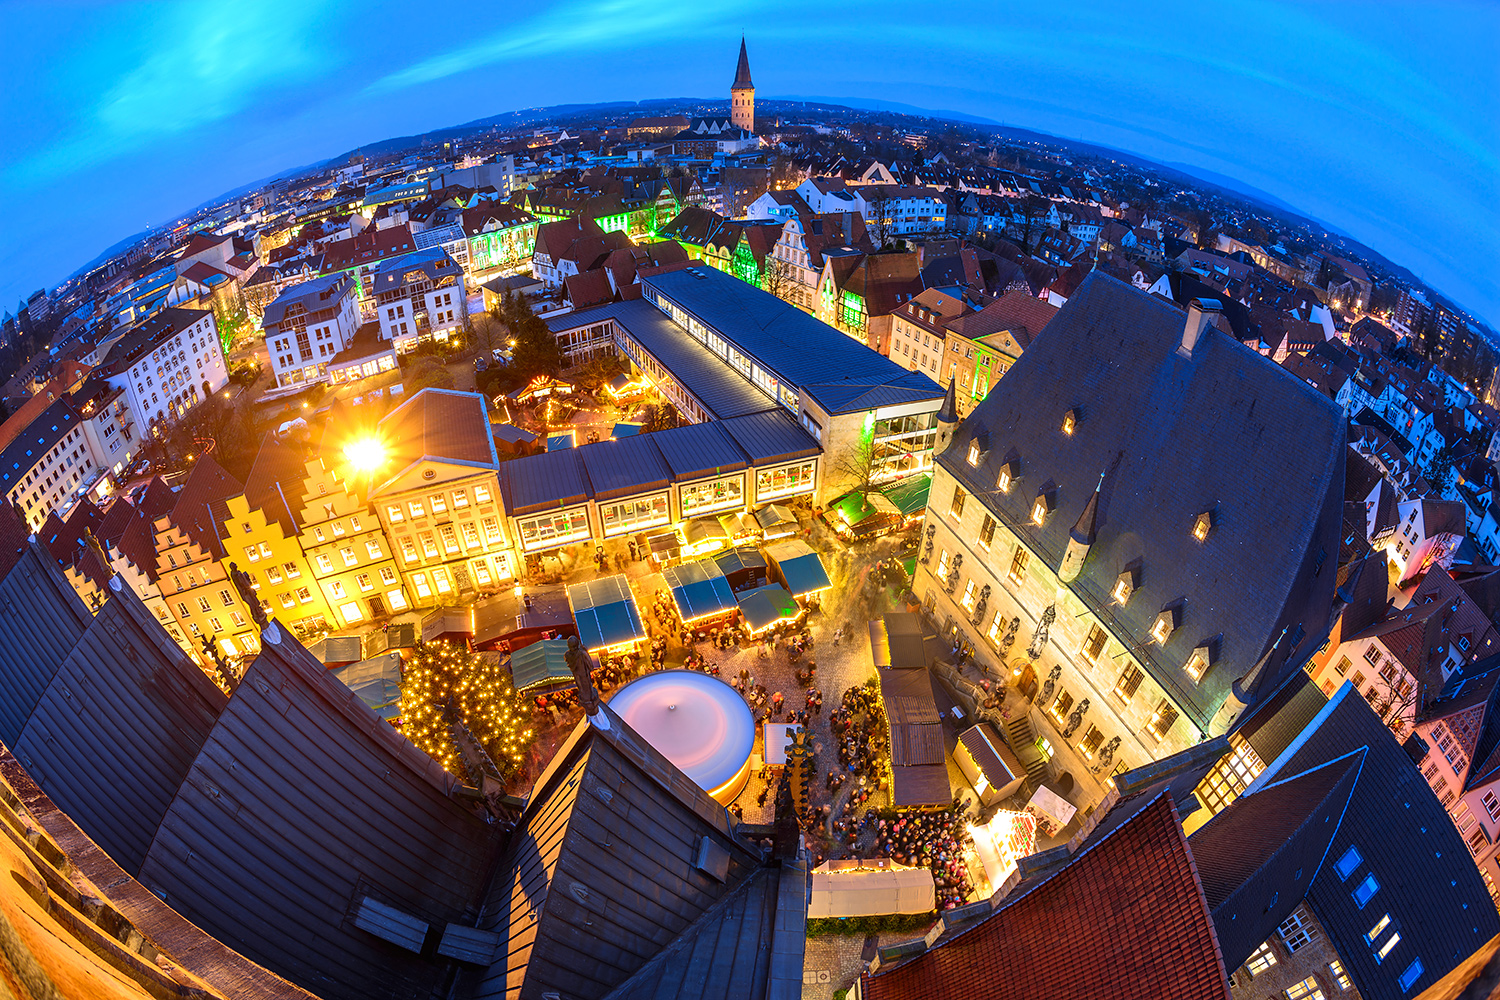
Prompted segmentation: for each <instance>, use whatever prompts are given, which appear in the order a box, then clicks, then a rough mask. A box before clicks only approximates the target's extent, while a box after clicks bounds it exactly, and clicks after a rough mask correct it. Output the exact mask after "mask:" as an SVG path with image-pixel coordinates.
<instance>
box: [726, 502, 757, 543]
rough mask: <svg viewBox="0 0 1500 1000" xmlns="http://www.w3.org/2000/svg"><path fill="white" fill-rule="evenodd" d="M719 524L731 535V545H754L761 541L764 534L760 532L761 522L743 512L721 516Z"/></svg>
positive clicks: (732, 512) (733, 512)
mask: <svg viewBox="0 0 1500 1000" xmlns="http://www.w3.org/2000/svg"><path fill="white" fill-rule="evenodd" d="M719 524H720V526H722V527H723V529H724V531H725V532H726V533H727V534H728V535H729V544H731V545H753V544H755V543H756V542H758V541H760V538H761V535H762V534H763V533H762V531H761V530H760V522H759V521H757V520H755V517H754V515H752V514H747V513H745V512H744V511H742V510H736V511H731V512H730V513H728V514H720V515H719Z"/></svg>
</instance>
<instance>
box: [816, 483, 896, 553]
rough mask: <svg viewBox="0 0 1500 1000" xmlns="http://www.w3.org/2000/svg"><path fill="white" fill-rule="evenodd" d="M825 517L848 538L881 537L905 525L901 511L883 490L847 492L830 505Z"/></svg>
mask: <svg viewBox="0 0 1500 1000" xmlns="http://www.w3.org/2000/svg"><path fill="white" fill-rule="evenodd" d="M824 518H825V520H827V521H828V523H829V525H830V526H831V527H832V528H833V530H834V531H836V532H838V533H839V537H841V538H844V539H847V540H848V541H858V540H859V539H863V538H879V537H880V536H881V535H886V534H889V533H891V532H892V531H895V530H896V529H897V528H899V527H900V526H901V524H902V517H901V512H900V511H899V510H897V509H896V505H895V504H893V503H891V502H890V501H889V500H887V499H886V498H885V495H884V494H882V493H875V492H873V491H872V492H869V493H861V492H858V491H856V492H854V493H846V494H845V495H844V496H842V497H839V498H838V499H837V500H835V501H834V502H833V503H831V504H829V506H828V511H827V512H826V513H825V514H824Z"/></svg>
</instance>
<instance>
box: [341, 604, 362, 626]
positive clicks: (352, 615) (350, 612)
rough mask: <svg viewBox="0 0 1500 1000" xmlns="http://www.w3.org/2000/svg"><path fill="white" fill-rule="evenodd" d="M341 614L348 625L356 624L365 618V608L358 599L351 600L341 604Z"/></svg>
mask: <svg viewBox="0 0 1500 1000" xmlns="http://www.w3.org/2000/svg"><path fill="white" fill-rule="evenodd" d="M339 614H341V615H343V616H344V623H345V624H346V625H355V624H358V623H359V622H361V621H363V620H364V617H365V612H364V609H363V608H361V607H360V606H359V602H358V601H350V602H349V603H348V604H342V605H340V606H339Z"/></svg>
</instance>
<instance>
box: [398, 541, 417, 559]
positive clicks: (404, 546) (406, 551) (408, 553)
mask: <svg viewBox="0 0 1500 1000" xmlns="http://www.w3.org/2000/svg"><path fill="white" fill-rule="evenodd" d="M401 557H402V558H403V559H405V560H406V561H407V562H416V561H417V545H416V543H415V542H413V541H412V540H411V539H410V538H403V539H401Z"/></svg>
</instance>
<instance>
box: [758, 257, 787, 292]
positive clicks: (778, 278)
mask: <svg viewBox="0 0 1500 1000" xmlns="http://www.w3.org/2000/svg"><path fill="white" fill-rule="evenodd" d="M791 281H792V273H791V268H790V267H788V266H787V263H786V261H784V260H782V259H781V258H780V257H770V256H768V257H767V258H766V263H765V266H764V267H762V268H761V272H760V287H761V289H762V290H763V291H767V292H770V293H771V294H772V295H774V296H776V297H777V298H778V299H780V298H785V297H786V292H787V291H788V290H789V286H790V285H791Z"/></svg>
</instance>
